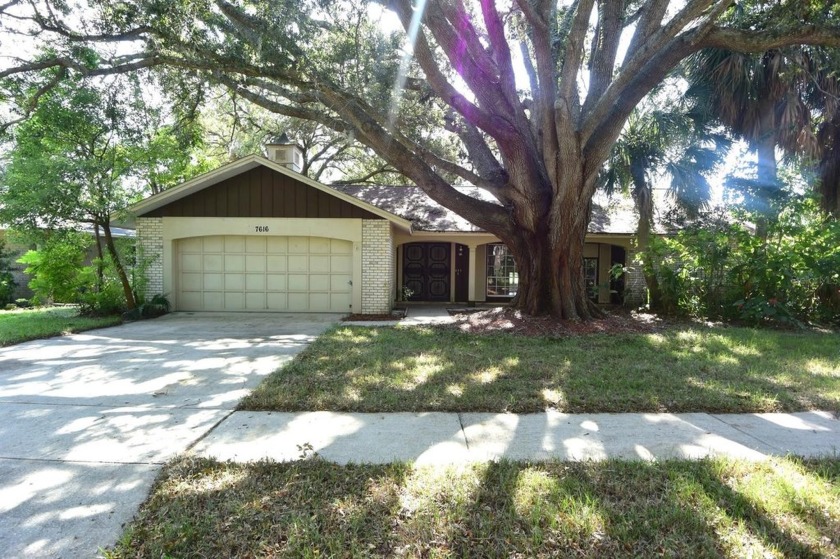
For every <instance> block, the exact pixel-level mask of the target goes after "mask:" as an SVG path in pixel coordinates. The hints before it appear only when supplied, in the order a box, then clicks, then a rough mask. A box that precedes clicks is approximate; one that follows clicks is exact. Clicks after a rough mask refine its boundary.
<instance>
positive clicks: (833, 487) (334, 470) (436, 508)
mask: <svg viewBox="0 0 840 559" xmlns="http://www.w3.org/2000/svg"><path fill="white" fill-rule="evenodd" d="M654 556H656V557H658V556H665V557H692V558H705V557H732V558H740V557H767V558H781V557H787V558H791V557H793V558H798V557H840V460H838V459H822V460H811V461H801V460H796V459H774V460H769V461H765V462H758V463H749V462H739V461H731V460H704V461H699V462H691V461H668V462H660V463H647V462H618V461H607V462H598V463H595V462H589V463H560V462H549V463H519V462H500V463H493V462H491V463H483V464H473V465H470V466H462V467H459V468H431V467H426V468H421V467H415V466H412V465H408V464H389V465H382V466H375V465H349V466H339V465H335V464H329V463H326V462H323V461H320V460H317V459H316V460H310V461H303V462H295V463H286V464H270V463H251V464H245V465H242V464H233V463H218V462H214V461H209V460H206V459H195V458H191V459H184V460H181V461H178V462H175V463H173V464H171V465H170V466H168V467H167V468H166V469H165V471H164V472H163V474H162V475H161V477H160V478H159V479H158V481H157V483H156V485H155V488H154V489H153V492H152V494H151V496H150V498H149V500H148V501H147V502H146V504H145V505H144V506H143V507H142V509H141V511H140V513H139V515H138V516H137V518H136V519H135V520H134V522H133V523H132V524H131V525H130V526H129V527H128V529H127V531H126V532H125V534H124V535H123V537H122V539H121V540H120V542H119V543H118V545H117V546H116V548H115V549H112V550H110V551H108V552H107V553H106V557H109V558H111V559H127V558H155V559H157V558H160V557H178V558H181V559H189V558H199V557H248V558H264V557H265V558H267V557H272V558H278V557H295V558H298V557H408V558H415V557H441V558H442V557H458V558H463V557H476V558H484V557H546V558H547V557H654Z"/></svg>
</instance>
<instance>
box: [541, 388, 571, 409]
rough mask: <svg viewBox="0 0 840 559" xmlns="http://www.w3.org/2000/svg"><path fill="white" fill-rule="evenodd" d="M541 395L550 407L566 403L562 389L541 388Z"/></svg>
mask: <svg viewBox="0 0 840 559" xmlns="http://www.w3.org/2000/svg"><path fill="white" fill-rule="evenodd" d="M542 396H543V398H544V399H545V401H546V403H547V404H549V405H550V406H552V407H557V406H562V405H564V404H565V403H566V397H565V396H564V395H563V391H561V390H557V389H555V388H543V391H542Z"/></svg>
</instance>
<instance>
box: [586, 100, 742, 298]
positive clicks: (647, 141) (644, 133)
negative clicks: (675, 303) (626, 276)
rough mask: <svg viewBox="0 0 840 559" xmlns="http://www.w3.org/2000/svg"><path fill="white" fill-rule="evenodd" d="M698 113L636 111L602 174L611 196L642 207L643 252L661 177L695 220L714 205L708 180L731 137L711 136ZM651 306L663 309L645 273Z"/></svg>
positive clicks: (653, 278)
mask: <svg viewBox="0 0 840 559" xmlns="http://www.w3.org/2000/svg"><path fill="white" fill-rule="evenodd" d="M696 117H697V114H696V113H694V112H692V111H691V110H686V109H685V107H681V106H672V107H667V108H666V109H664V110H662V109H651V108H650V107H649V105H648V106H640V108H637V109H636V111H634V112H633V113H632V114H631V116H630V119H629V120H628V123H627V126H626V127H625V129H624V131H623V132H622V135H621V138H619V140H618V141H617V142H616V144H615V146H614V147H613V152H612V156H611V158H610V160H609V161H608V162H607V165H606V167H605V168H604V172H603V173H602V176H601V182H602V188H603V189H604V190H605V191H606V192H607V193H609V194H612V193H614V192H616V191H619V190H620V191H623V192H625V193H628V194H629V195H630V196H631V197H632V198H633V201H634V203H635V206H636V211H637V212H638V214H639V222H638V226H637V232H636V243H637V250H638V251H639V252H641V253H644V252H645V251H647V249H648V246H649V244H650V234H651V229H652V227H653V215H654V187H653V185H654V183H655V182H657V177H656V174H657V173H661V172H664V173H665V174H666V175H667V176H669V177H670V182H669V184H668V194H669V196H670V198H671V199H672V201H673V202H674V204H675V205H676V206H677V207H678V208H679V209H681V210H683V211H684V212H685V213H686V214H687V215H688V216H689V217H695V216H697V215H698V214H699V212H700V211H701V210H702V209H703V208H704V207H705V206H707V205H708V202H709V200H710V198H711V187H710V185H709V181H708V179H707V178H706V176H707V175H708V174H709V173H710V172H711V171H712V170H713V169H714V168H715V167H716V166H717V165H719V164H720V163H721V162H722V160H723V158H724V157H725V155H726V152H727V151H728V149H729V146H730V143H731V142H730V141H729V139H728V138H727V137H726V136H724V135H721V134H715V133H713V132H710V131H709V129H708V128H707V127H706V126H704V125H703V123H702V122H701V121H698V120H697V118H696ZM645 282H646V283H647V287H648V290H649V292H650V298H651V306H652V307H654V308H656V307H658V306H659V302H660V296H659V287H658V285H657V281H656V276H654V275H652V274H647V273H646V274H645Z"/></svg>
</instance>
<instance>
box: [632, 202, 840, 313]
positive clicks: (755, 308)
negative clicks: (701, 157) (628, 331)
mask: <svg viewBox="0 0 840 559" xmlns="http://www.w3.org/2000/svg"><path fill="white" fill-rule="evenodd" d="M749 218H750V216H749V215H746V214H745V215H741V216H738V219H737V221H736V222H734V223H733V222H727V221H724V220H720V219H716V220H706V221H704V222H702V223H700V224H698V225H695V226H692V227H689V228H686V229H683V230H682V231H680V232H679V233H677V234H676V235H675V236H672V237H664V238H659V239H654V240H653V241H652V242H651V245H650V249H649V250H648V251H647V253H646V254H645V255H644V257H643V262H644V266H645V271H646V273H647V274H649V275H651V276H652V277H654V278H655V281H656V287H657V290H658V293H657V301H656V302H657V304H658V306H659V309H657V310H661V311H664V312H666V313H672V314H682V315H689V316H696V317H703V318H714V319H724V320H736V321H740V322H744V323H747V324H753V325H757V324H763V323H768V322H773V323H787V324H796V323H798V322H799V321H808V322H820V323H832V322H833V323H840V222H839V221H837V220H834V219H830V218H828V217H827V216H825V215H824V214H822V213H821V212H820V211H819V210H818V208H817V206H816V204H815V202H813V201H812V200H810V199H795V198H794V199H793V200H792V201H789V202H788V203H787V205H786V207H785V208H783V209H782V210H781V211H780V212H779V213H778V214H777V216H776V217H775V219H773V220H772V221H770V222H769V223H768V228H767V237H766V238H760V237H758V236H756V235H755V234H753V233H752V232H750V231H748V230H747V229H746V228H745V227H744V226H743V225H741V223H745V222H748V221H749Z"/></svg>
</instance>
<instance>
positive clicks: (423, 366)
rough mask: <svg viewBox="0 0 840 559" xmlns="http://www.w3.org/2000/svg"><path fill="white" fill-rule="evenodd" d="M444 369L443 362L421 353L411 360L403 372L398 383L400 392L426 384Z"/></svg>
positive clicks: (435, 356) (438, 358) (436, 357)
mask: <svg viewBox="0 0 840 559" xmlns="http://www.w3.org/2000/svg"><path fill="white" fill-rule="evenodd" d="M444 368H445V363H444V361H443V360H442V359H441V358H440V357H439V356H437V355H432V354H429V353H423V354H420V355H418V356H417V357H415V358H414V359H412V363H411V366H408V367H406V368H405V369H404V370H403V378H402V379H401V381H400V382H399V388H400V389H402V390H414V389H415V388H417V387H418V386H420V385H422V384H425V383H426V382H428V380H429V379H430V378H432V377H433V376H435V375H437V374H438V373H440V372H441V371H443V370H444Z"/></svg>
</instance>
